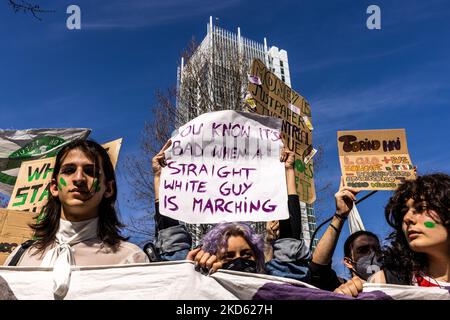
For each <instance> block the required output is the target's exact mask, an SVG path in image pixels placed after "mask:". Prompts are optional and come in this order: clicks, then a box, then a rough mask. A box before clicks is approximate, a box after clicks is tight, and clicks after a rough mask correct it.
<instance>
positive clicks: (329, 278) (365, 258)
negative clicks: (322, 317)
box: [309, 180, 381, 294]
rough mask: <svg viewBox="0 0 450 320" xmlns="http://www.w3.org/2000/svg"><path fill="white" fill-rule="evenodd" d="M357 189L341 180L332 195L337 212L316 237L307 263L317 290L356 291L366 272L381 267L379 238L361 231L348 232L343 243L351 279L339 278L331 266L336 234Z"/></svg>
mask: <svg viewBox="0 0 450 320" xmlns="http://www.w3.org/2000/svg"><path fill="white" fill-rule="evenodd" d="M358 192H359V190H357V189H354V188H350V187H344V184H343V181H342V180H341V185H340V188H339V190H338V192H337V193H336V194H335V203H336V213H335V215H334V216H333V219H332V220H331V222H330V225H329V226H328V228H327V229H326V230H325V232H324V234H323V236H322V238H321V239H320V240H319V243H318V244H317V247H316V249H315V250H314V253H313V257H312V261H311V263H310V265H309V268H310V272H311V284H312V285H314V286H316V287H318V288H320V289H323V290H328V291H334V292H336V293H344V294H351V293H352V292H354V293H356V294H357V292H358V290H359V288H361V289H362V284H363V283H364V282H365V281H366V280H367V278H368V277H369V275H370V274H372V273H375V272H376V271H378V270H380V260H379V255H380V251H381V249H380V241H379V239H378V237H377V236H376V235H375V234H374V233H372V232H369V231H364V230H361V231H357V232H355V233H353V234H351V235H350V236H349V237H348V238H347V239H346V241H345V244H344V264H345V266H346V267H347V268H348V269H349V271H350V274H351V276H352V278H351V279H350V280H348V281H347V280H345V279H343V278H340V277H338V276H337V274H336V272H335V271H334V270H333V269H332V268H331V263H332V261H331V259H332V256H333V254H334V251H335V249H336V245H337V242H338V240H339V235H340V233H341V230H342V227H343V226H344V223H345V221H346V220H347V217H348V215H349V213H350V211H351V209H352V208H353V202H354V201H355V200H356V194H357V193H358Z"/></svg>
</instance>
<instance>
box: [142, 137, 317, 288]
mask: <svg viewBox="0 0 450 320" xmlns="http://www.w3.org/2000/svg"><path fill="white" fill-rule="evenodd" d="M170 145H171V141H170V140H169V141H168V142H167V143H166V144H165V145H164V147H163V148H162V149H161V151H160V152H159V153H158V154H157V155H156V156H155V157H153V159H152V168H153V173H154V186H155V227H156V228H155V229H156V231H155V235H156V241H155V243H154V244H153V243H151V242H150V243H148V244H146V245H145V246H144V252H146V253H147V255H148V256H149V258H150V261H174V260H185V259H186V260H190V261H194V262H195V265H196V269H197V270H198V271H201V272H202V273H205V274H210V273H213V272H215V271H217V270H218V269H227V270H235V271H243V272H253V273H268V274H271V275H276V276H282V277H290V278H294V279H297V280H300V281H305V282H308V281H309V268H308V264H309V262H310V259H311V255H310V251H309V248H308V246H307V245H306V244H305V242H304V241H303V240H302V239H301V232H302V227H301V219H300V217H301V211H300V202H299V197H298V195H297V191H296V185H295V172H294V161H295V157H294V153H293V152H291V151H289V150H287V149H286V148H283V149H282V151H281V154H280V161H281V162H284V163H285V174H286V184H287V190H288V208H289V219H286V220H280V221H279V223H278V224H277V225H278V226H279V237H278V239H276V240H275V241H274V242H273V243H270V244H269V246H271V247H272V248H271V249H272V252H273V253H272V254H273V257H272V258H271V259H265V251H264V249H265V243H264V239H263V236H262V235H259V234H257V233H256V232H255V231H254V230H253V229H252V227H250V225H249V224H247V223H244V222H222V223H218V224H217V225H216V226H214V227H213V228H212V229H210V230H209V231H208V233H207V234H206V235H205V236H204V238H203V241H202V243H203V245H202V246H201V247H199V248H195V249H193V250H191V251H189V250H190V248H191V246H192V238H191V236H190V234H189V232H188V231H187V229H186V227H185V226H184V225H182V224H180V223H179V221H178V220H175V219H172V218H169V217H166V216H163V215H161V214H160V212H159V200H158V199H159V183H160V175H161V169H162V167H164V166H165V165H166V162H165V158H164V151H165V150H166V149H167V148H169V147H170ZM266 260H269V261H268V262H266Z"/></svg>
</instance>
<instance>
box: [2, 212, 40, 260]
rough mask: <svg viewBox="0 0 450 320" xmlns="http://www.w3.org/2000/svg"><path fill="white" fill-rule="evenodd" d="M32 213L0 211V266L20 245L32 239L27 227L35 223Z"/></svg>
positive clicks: (31, 232) (29, 229)
mask: <svg viewBox="0 0 450 320" xmlns="http://www.w3.org/2000/svg"><path fill="white" fill-rule="evenodd" d="M34 216H36V215H35V214H33V213H26V212H23V211H14V210H7V209H0V265H3V263H4V262H5V260H6V258H8V256H9V255H10V254H11V252H12V251H13V250H14V249H15V248H16V247H17V246H18V245H20V244H21V243H23V242H25V241H27V240H30V239H31V238H32V237H33V230H32V229H31V228H30V227H29V226H28V225H29V224H32V223H34V222H35V220H34V219H33V217H34Z"/></svg>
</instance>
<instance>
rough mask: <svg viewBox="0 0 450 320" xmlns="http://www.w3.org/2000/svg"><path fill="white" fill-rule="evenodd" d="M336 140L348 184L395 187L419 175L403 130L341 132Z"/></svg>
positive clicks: (372, 188) (382, 188) (384, 187)
mask: <svg viewBox="0 0 450 320" xmlns="http://www.w3.org/2000/svg"><path fill="white" fill-rule="evenodd" d="M337 141H338V149H339V160H340V164H341V170H342V176H343V177H344V183H345V186H348V187H352V188H359V189H362V190H395V189H397V187H398V186H399V184H400V183H402V182H403V181H404V180H405V179H415V177H416V173H415V170H414V166H413V165H412V162H411V158H410V157H409V154H408V146H407V143H406V133H405V130H404V129H393V130H361V131H338V134H337Z"/></svg>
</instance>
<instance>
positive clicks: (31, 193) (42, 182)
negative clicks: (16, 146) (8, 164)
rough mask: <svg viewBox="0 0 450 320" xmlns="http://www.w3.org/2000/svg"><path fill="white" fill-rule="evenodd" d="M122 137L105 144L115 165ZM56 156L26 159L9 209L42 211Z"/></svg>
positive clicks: (21, 167)
mask: <svg viewBox="0 0 450 320" xmlns="http://www.w3.org/2000/svg"><path fill="white" fill-rule="evenodd" d="M121 143H122V139H117V140H114V141H111V142H108V143H105V144H103V147H104V148H105V149H106V151H107V152H108V154H109V156H110V158H111V162H112V164H113V166H114V167H115V165H116V162H117V158H118V156H119V151H120V147H121ZM55 159H56V157H52V158H46V159H40V160H34V161H24V162H22V165H21V166H20V170H19V174H18V177H17V183H16V185H15V186H14V191H13V193H12V195H11V199H10V201H9V204H8V209H11V210H22V211H33V212H37V213H39V212H41V210H42V207H43V206H44V205H45V204H46V203H47V199H48V184H49V183H50V180H51V177H52V172H53V168H54V166H55Z"/></svg>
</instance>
